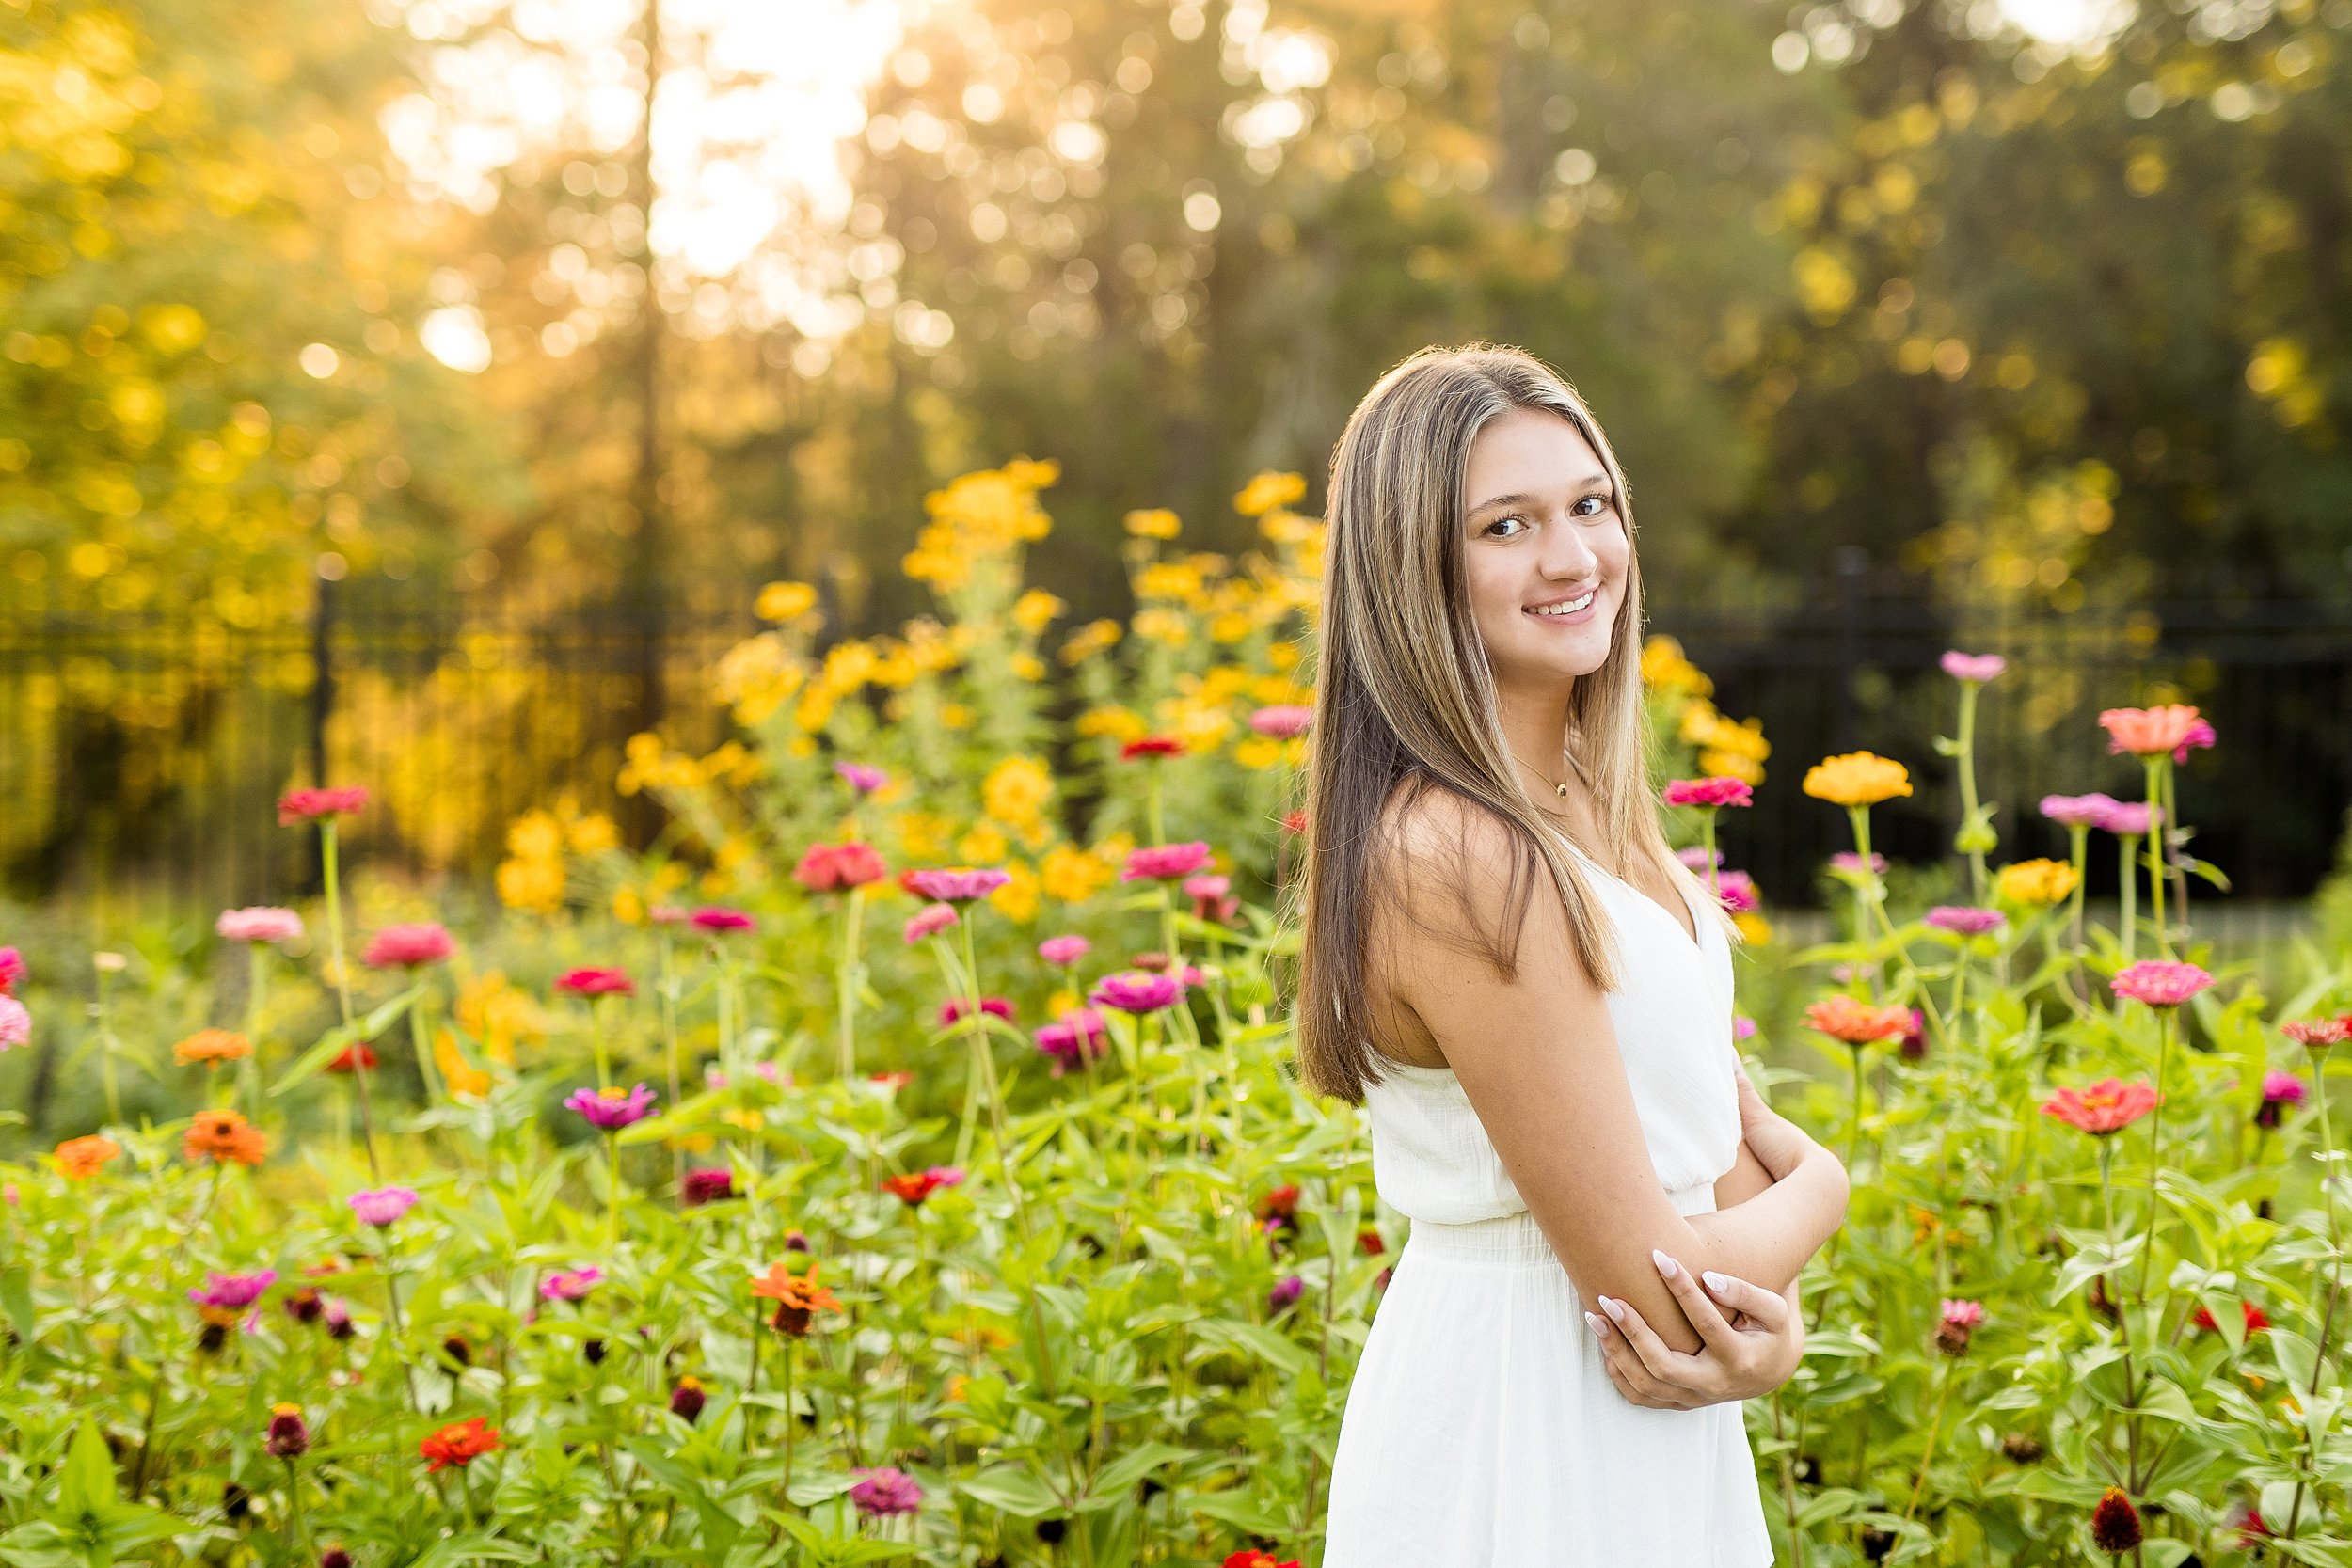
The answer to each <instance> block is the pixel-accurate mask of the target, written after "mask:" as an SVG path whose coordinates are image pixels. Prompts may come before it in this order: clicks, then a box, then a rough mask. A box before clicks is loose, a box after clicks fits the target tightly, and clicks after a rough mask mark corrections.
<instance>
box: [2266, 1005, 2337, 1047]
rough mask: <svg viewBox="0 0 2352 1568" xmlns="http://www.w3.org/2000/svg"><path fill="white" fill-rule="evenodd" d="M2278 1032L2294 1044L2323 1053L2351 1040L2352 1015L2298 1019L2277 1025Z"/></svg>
mask: <svg viewBox="0 0 2352 1568" xmlns="http://www.w3.org/2000/svg"><path fill="white" fill-rule="evenodd" d="M2279 1032H2280V1034H2282V1035H2284V1036H2286V1037H2287V1038H2289V1039H2291V1040H2293V1041H2294V1042H2295V1043H2296V1044H2297V1045H2300V1046H2306V1047H2308V1048H2310V1049H2311V1050H2313V1051H2325V1050H2327V1049H2328V1047H2329V1046H2331V1045H2342V1044H2343V1043H2344V1041H2345V1040H2346V1039H2347V1038H2352V1013H2346V1014H2344V1016H2343V1017H2341V1018H2298V1019H2293V1020H2290V1021H2289V1022H2285V1023H2281V1024H2280V1025H2279Z"/></svg>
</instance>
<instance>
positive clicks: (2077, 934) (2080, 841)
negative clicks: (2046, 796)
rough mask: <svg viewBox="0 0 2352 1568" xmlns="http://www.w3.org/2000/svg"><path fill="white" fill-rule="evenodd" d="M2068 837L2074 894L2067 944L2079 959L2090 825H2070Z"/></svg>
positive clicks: (2069, 906)
mask: <svg viewBox="0 0 2352 1568" xmlns="http://www.w3.org/2000/svg"><path fill="white" fill-rule="evenodd" d="M2066 836H2067V838H2068V839H2069V840H2070V841H2071V847H2070V848H2069V849H2068V858H2069V863H2071V864H2072V865H2073V866H2074V896H2073V898H2072V899H2071V900H2070V901H2069V904H2068V907H2067V930H2068V936H2067V942H2068V944H2069V945H2070V946H2072V947H2073V948H2074V954H2075V956H2076V957H2077V958H2079V957H2081V955H2082V950H2083V892H2084V887H2083V884H2084V882H2085V881H2086V880H2088V878H2087V876H2086V873H2087V872H2088V870H2089V869H2090V823H2088V822H2072V823H2069V824H2068V825H2067V829H2066Z"/></svg>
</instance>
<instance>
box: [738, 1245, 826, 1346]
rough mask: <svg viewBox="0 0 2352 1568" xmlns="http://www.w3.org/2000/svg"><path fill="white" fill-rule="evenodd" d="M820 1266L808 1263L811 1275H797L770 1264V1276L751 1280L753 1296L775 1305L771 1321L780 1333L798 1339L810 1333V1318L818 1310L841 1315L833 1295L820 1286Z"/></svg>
mask: <svg viewBox="0 0 2352 1568" xmlns="http://www.w3.org/2000/svg"><path fill="white" fill-rule="evenodd" d="M817 1269H818V1264H817V1262H816V1260H815V1259H810V1260H809V1265H808V1273H807V1274H805V1275H796V1274H794V1273H793V1272H792V1270H791V1268H790V1267H789V1266H788V1265H787V1264H784V1263H781V1262H777V1263H771V1264H769V1265H768V1272H767V1273H766V1274H764V1275H756V1276H755V1277H754V1278H753V1280H752V1294H753V1295H755V1296H760V1297H764V1298H765V1299H767V1300H769V1301H772V1302H774V1303H775V1304H776V1315H775V1317H774V1319H773V1320H772V1322H773V1324H774V1326H775V1328H776V1330H777V1332H778V1333H781V1334H789V1335H790V1336H792V1338H796V1339H798V1338H803V1337H804V1336H805V1335H806V1334H807V1333H808V1330H809V1322H810V1318H811V1315H812V1314H814V1313H815V1312H817V1311H818V1309H819V1308H824V1309H828V1310H834V1311H838V1310H839V1309H840V1307H841V1304H840V1303H839V1302H838V1301H835V1300H834V1294H833V1292H832V1291H828V1290H826V1289H825V1288H824V1287H823V1286H821V1285H819V1284H818V1283H817Z"/></svg>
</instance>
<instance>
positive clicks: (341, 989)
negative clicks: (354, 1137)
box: [319, 816, 384, 1184]
mask: <svg viewBox="0 0 2352 1568" xmlns="http://www.w3.org/2000/svg"><path fill="white" fill-rule="evenodd" d="M340 860H341V854H340V841H339V839H338V837H337V834H336V832H335V819H334V818H333V817H331V816H322V817H320V818H319V869H320V873H321V876H322V879H323V881H324V883H325V887H326V952H327V958H328V961H329V962H331V963H333V964H334V966H335V1001H336V1005H337V1006H340V1007H341V1008H342V1015H343V1025H344V1027H346V1028H348V1027H350V1024H351V974H350V966H349V965H348V964H346V963H345V962H344V961H343V901H342V894H341V893H340V892H338V891H337V890H338V886H339V884H338V882H337V874H338V871H339V870H340ZM352 1046H353V1050H352V1053H351V1076H352V1080H353V1082H354V1083H356V1084H357V1085H358V1090H359V1137H360V1141H361V1142H362V1144H363V1145H364V1146H365V1147H366V1148H367V1152H368V1177H369V1180H373V1181H375V1182H377V1183H378V1184H381V1183H382V1181H383V1180H384V1167H383V1164H382V1163H381V1162H379V1161H378V1160H377V1159H376V1157H375V1112H374V1110H373V1106H372V1105H371V1103H370V1101H369V1096H368V1063H367V1056H366V1047H367V1041H365V1040H360V1039H355V1040H353V1041H352Z"/></svg>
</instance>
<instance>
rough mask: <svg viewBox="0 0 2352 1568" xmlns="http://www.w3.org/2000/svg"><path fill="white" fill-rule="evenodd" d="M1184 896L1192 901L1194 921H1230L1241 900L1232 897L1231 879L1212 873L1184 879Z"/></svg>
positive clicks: (1239, 906)
mask: <svg viewBox="0 0 2352 1568" xmlns="http://www.w3.org/2000/svg"><path fill="white" fill-rule="evenodd" d="M1184 896H1185V897H1187V898H1189V899H1191V900H1192V916H1193V918H1194V919H1195V920H1215V921H1219V922H1222V921H1227V920H1231V919H1232V918H1233V913H1234V911H1237V910H1239V909H1240V908H1241V900H1240V899H1238V898H1236V897H1234V896H1233V879H1232V878H1231V877H1220V876H1217V875H1216V874H1214V873H1210V874H1207V875H1203V876H1200V877H1187V878H1185V879H1184Z"/></svg>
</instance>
